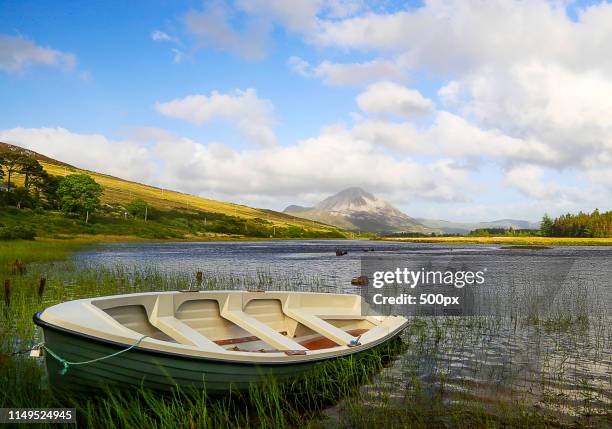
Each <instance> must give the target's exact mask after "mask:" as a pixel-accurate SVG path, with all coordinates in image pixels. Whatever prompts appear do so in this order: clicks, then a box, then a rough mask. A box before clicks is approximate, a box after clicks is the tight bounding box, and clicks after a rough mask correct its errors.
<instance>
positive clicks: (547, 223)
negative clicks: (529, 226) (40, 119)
mask: <svg viewBox="0 0 612 429" xmlns="http://www.w3.org/2000/svg"><path fill="white" fill-rule="evenodd" d="M553 228H554V222H553V220H552V219H551V218H550V216H548V214H544V217H542V222H541V223H540V233H541V234H542V235H543V236H544V237H550V236H552V235H553Z"/></svg>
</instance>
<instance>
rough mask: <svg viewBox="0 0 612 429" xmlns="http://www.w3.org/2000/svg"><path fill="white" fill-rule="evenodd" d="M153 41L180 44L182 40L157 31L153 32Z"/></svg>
mask: <svg viewBox="0 0 612 429" xmlns="http://www.w3.org/2000/svg"><path fill="white" fill-rule="evenodd" d="M151 40H153V41H155V42H172V43H180V40H179V39H178V38H177V37H173V36H170V35H169V34H168V33H166V32H163V31H160V30H155V31H152V32H151Z"/></svg>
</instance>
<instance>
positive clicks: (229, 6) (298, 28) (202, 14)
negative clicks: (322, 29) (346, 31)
mask: <svg viewBox="0 0 612 429" xmlns="http://www.w3.org/2000/svg"><path fill="white" fill-rule="evenodd" d="M363 9H364V6H363V4H362V2H361V1H357V0H332V1H323V0H292V1H286V0H237V1H235V2H232V3H224V2H221V1H214V0H213V1H211V2H205V6H204V7H203V8H202V9H201V10H191V11H189V12H188V13H187V14H186V15H185V17H184V23H185V29H186V31H187V33H189V34H191V35H192V36H193V37H194V38H195V40H196V43H197V44H198V45H199V46H201V47H207V48H213V49H218V50H223V51H227V52H230V53H232V54H234V55H238V56H240V57H242V58H244V59H247V60H260V59H262V58H264V57H265V55H266V53H267V51H268V48H269V44H270V34H271V33H272V31H274V29H275V28H276V27H281V28H283V29H284V30H286V31H288V32H290V33H294V34H299V35H302V36H305V37H306V36H308V35H310V34H313V33H316V32H317V31H318V28H319V23H320V18H321V17H324V18H330V19H339V18H345V17H347V16H351V15H354V14H356V13H358V12H360V11H361V10H363Z"/></svg>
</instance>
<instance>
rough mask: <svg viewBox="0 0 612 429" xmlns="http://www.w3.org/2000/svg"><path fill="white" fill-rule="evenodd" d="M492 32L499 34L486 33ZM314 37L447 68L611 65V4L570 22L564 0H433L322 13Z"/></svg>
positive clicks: (416, 65)
mask: <svg viewBox="0 0 612 429" xmlns="http://www.w3.org/2000/svg"><path fill="white" fill-rule="evenodd" d="M492 34H494V35H495V37H484V36H483V35H492ZM309 40H310V41H311V42H312V43H315V44H318V45H321V46H333V47H340V48H343V49H353V50H361V51H367V52H369V51H375V52H379V53H400V54H401V55H402V56H403V59H404V61H405V62H406V64H409V65H411V66H412V67H413V68H415V69H416V68H420V69H427V70H430V71H435V72H442V73H447V72H453V73H457V72H465V71H469V70H474V69H477V68H480V67H482V66H484V65H487V64H496V65H498V66H504V65H511V64H514V63H517V62H525V61H530V60H534V59H537V60H539V61H555V62H561V63H562V64H564V65H566V66H569V67H575V68H577V69H585V68H589V67H591V66H592V65H605V67H606V68H610V67H611V66H612V58H610V55H608V46H609V45H610V43H611V42H612V5H610V4H606V3H601V4H599V5H593V6H589V7H586V8H583V9H579V13H578V19H577V20H576V21H572V20H571V19H570V18H569V16H568V14H567V13H566V10H565V2H550V1H545V0H533V1H529V2H522V1H512V0H507V1H501V0H500V1H491V2H481V1H462V0H429V1H426V2H425V4H424V5H423V6H422V7H417V8H414V9H411V10H400V11H397V12H393V13H367V14H364V15H359V16H352V17H349V18H347V19H341V20H323V21H321V22H320V25H319V27H318V31H317V32H316V33H313V34H311V35H310V38H309Z"/></svg>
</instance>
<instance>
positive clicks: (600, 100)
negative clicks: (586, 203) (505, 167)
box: [458, 63, 612, 168]
mask: <svg viewBox="0 0 612 429" xmlns="http://www.w3.org/2000/svg"><path fill="white" fill-rule="evenodd" d="M461 86H462V87H463V88H464V91H465V92H466V93H467V99H466V100H464V102H463V103H460V104H458V105H459V106H460V107H461V108H462V110H463V112H464V113H465V114H468V115H471V116H473V117H474V118H476V119H477V121H478V123H479V124H482V125H483V126H489V127H497V128H499V129H501V130H503V131H504V132H505V133H507V134H508V135H514V136H520V137H521V138H532V139H537V140H539V141H541V142H543V143H544V144H546V145H547V146H548V147H550V148H551V150H554V151H557V152H559V153H563V157H562V158H561V159H560V163H561V165H565V166H574V167H578V168H592V167H595V166H598V165H599V166H601V165H604V163H607V162H609V161H610V160H611V159H612V80H611V79H610V78H609V77H608V76H607V75H604V74H603V73H602V72H601V71H598V70H592V71H587V72H576V71H570V70H567V69H565V68H563V67H561V66H558V65H554V64H546V65H544V64H540V63H529V64H520V65H516V66H514V67H511V68H508V69H505V70H499V69H488V70H483V71H479V72H477V73H473V74H470V75H469V76H466V77H465V78H464V79H463V81H462V83H461ZM539 161H540V160H539V159H537V158H534V160H533V162H535V163H538V162H539Z"/></svg>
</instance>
